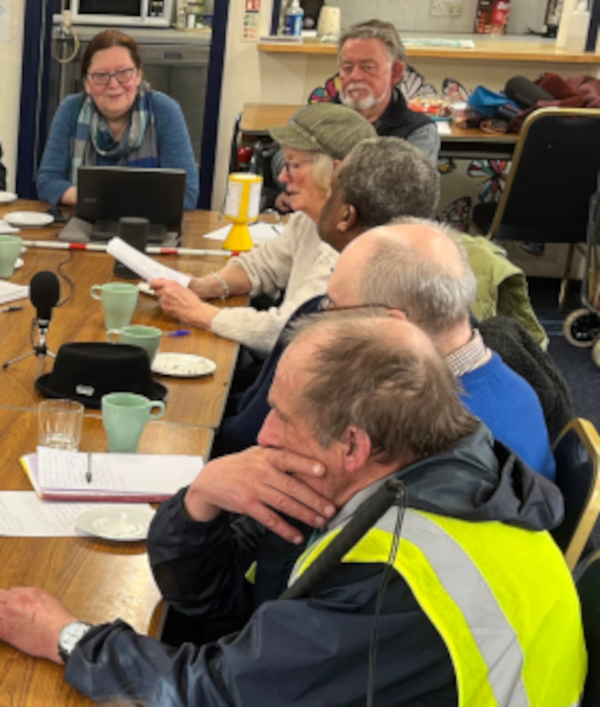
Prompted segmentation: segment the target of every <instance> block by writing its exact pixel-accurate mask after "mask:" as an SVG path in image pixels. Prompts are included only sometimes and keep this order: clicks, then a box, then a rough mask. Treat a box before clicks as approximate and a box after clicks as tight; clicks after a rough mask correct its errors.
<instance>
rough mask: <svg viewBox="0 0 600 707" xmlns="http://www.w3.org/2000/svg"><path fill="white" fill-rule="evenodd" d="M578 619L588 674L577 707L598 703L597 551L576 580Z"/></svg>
mask: <svg viewBox="0 0 600 707" xmlns="http://www.w3.org/2000/svg"><path fill="white" fill-rule="evenodd" d="M577 591H578V592H579V600H580V602H581V618H582V621H583V632H584V635H585V645H586V647H587V651H588V674H587V679H586V681H585V688H584V691H583V699H582V701H581V705H580V707H598V705H600V552H595V553H594V554H593V555H592V556H591V557H590V559H589V560H588V561H587V563H586V566H585V568H584V570H583V574H582V575H581V576H580V577H579V579H578V580H577Z"/></svg>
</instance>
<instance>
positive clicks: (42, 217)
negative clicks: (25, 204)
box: [4, 211, 54, 228]
mask: <svg viewBox="0 0 600 707" xmlns="http://www.w3.org/2000/svg"><path fill="white" fill-rule="evenodd" d="M4 220H5V221H6V223H8V224H10V225H11V226H15V227H16V228H41V227H42V226H48V225H49V224H51V223H52V222H53V221H54V216H50V214H45V213H43V212H41V211H11V212H10V213H9V214H5V215H4Z"/></svg>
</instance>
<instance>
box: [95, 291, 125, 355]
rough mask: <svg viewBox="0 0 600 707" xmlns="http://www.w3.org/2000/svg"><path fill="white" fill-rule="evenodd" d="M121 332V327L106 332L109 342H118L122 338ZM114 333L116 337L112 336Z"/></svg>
mask: <svg viewBox="0 0 600 707" xmlns="http://www.w3.org/2000/svg"><path fill="white" fill-rule="evenodd" d="M92 296H93V295H92ZM121 333H122V330H121V329H109V330H108V331H107V332H106V340H107V341H108V343H109V344H118V343H119V341H120V339H121ZM113 335H114V336H115V337H116V338H115V339H113V338H112V337H113Z"/></svg>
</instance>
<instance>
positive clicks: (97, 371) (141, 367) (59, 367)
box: [35, 342, 168, 408]
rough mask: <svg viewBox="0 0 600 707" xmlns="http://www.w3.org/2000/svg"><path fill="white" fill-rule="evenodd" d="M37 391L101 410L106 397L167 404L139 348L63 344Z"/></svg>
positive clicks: (142, 350)
mask: <svg viewBox="0 0 600 707" xmlns="http://www.w3.org/2000/svg"><path fill="white" fill-rule="evenodd" d="M35 387H36V388H37V390H38V391H39V392H40V393H41V394H42V395H43V396H45V397H46V398H67V399H69V400H76V401H77V402H80V403H82V404H83V405H85V407H88V408H99V407H100V400H101V399H102V396H103V395H106V394H107V393H137V394H138V395H145V396H146V397H147V398H150V399H151V400H164V399H165V398H166V396H167V392H168V391H167V389H166V388H165V386H164V385H161V384H160V383H157V382H156V381H155V380H153V378H152V373H151V371H150V362H149V361H148V354H147V353H146V352H145V351H144V349H142V348H140V347H139V346H130V345H128V344H118V345H115V344H109V343H94V342H92V343H86V342H83V343H70V344H63V345H62V346H61V347H60V349H59V351H58V354H57V356H56V363H55V364H54V369H53V370H52V372H51V373H47V374H45V375H43V376H40V377H39V378H38V379H37V380H36V382H35Z"/></svg>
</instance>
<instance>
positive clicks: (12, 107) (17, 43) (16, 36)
mask: <svg viewBox="0 0 600 707" xmlns="http://www.w3.org/2000/svg"><path fill="white" fill-rule="evenodd" d="M3 5H4V7H5V8H6V9H7V10H9V11H10V16H11V28H10V41H8V42H0V96H1V99H0V142H1V143H2V148H3V150H4V158H3V160H2V161H3V162H4V166H5V167H6V168H7V170H8V185H7V186H8V189H9V190H14V187H15V174H16V169H17V146H18V137H19V110H20V97H21V56H22V54H23V24H24V17H25V0H4V2H3Z"/></svg>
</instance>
